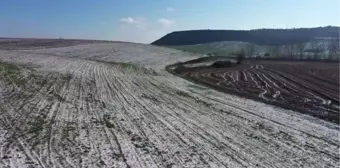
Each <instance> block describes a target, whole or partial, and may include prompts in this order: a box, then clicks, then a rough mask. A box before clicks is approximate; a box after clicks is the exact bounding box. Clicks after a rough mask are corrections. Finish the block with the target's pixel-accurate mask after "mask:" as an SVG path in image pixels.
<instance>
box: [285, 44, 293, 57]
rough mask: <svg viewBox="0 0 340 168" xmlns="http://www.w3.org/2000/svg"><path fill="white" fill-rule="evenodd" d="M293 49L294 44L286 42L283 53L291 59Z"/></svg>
mask: <svg viewBox="0 0 340 168" xmlns="http://www.w3.org/2000/svg"><path fill="white" fill-rule="evenodd" d="M294 51H295V45H293V44H287V45H285V46H284V53H285V55H287V56H289V58H290V59H293V57H294Z"/></svg>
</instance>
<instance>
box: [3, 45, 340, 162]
mask: <svg viewBox="0 0 340 168" xmlns="http://www.w3.org/2000/svg"><path fill="white" fill-rule="evenodd" d="M135 48H137V49H138V50H137V51H136V53H134V55H133V53H132V51H133V50H134V49H135ZM113 50H114V51H113ZM72 51H74V52H72ZM94 51H101V53H100V55H96V54H95V52H94ZM117 51H118V52H117ZM125 51H129V52H130V54H126V55H124V52H125ZM77 52H78V53H77ZM176 52H177V51H174V50H170V49H169V50H167V49H165V48H158V47H150V46H145V47H144V45H137V44H125V43H117V44H93V45H79V46H73V47H65V48H55V49H54V48H53V49H46V50H25V51H15V50H12V51H1V50H0V59H1V60H2V61H4V62H12V63H15V64H16V65H19V66H18V67H19V69H15V71H16V74H20V75H22V78H23V79H25V80H24V81H16V80H15V81H12V82H9V81H10V80H8V76H7V75H3V76H1V75H0V158H1V159H0V167H46V168H47V167H65V168H66V167H131V168H134V167H147V168H149V167H324V166H329V167H336V166H337V164H338V163H339V160H340V158H339V155H338V150H339V149H340V147H339V139H338V136H339V126H338V125H336V124H333V123H329V122H325V121H323V120H319V119H316V118H313V117H310V116H306V115H302V114H300V113H296V112H294V111H288V110H284V109H281V108H276V107H273V106H270V105H266V104H263V103H259V102H255V101H252V100H248V99H243V98H239V97H236V96H231V95H228V94H223V93H220V92H216V91H214V90H212V89H209V88H206V87H202V86H199V85H196V84H193V83H191V82H188V81H186V80H184V79H181V78H179V77H176V76H174V75H171V74H169V73H166V71H165V70H164V69H163V68H164V67H165V65H167V64H172V63H175V62H176V61H178V60H185V59H187V60H188V59H191V58H192V57H193V56H191V57H189V56H186V57H183V55H181V53H176ZM86 53H87V54H88V55H87V54H86ZM118 53H119V54H118ZM147 53H150V54H151V55H153V56H155V55H158V57H157V58H151V57H150V56H149V55H146V54H147ZM157 53H158V54H157ZM121 54H123V55H121ZM143 54H144V55H145V57H144V55H143ZM183 54H185V53H183ZM135 55H138V56H139V57H138V58H135ZM143 57H144V59H143ZM163 57H165V58H163ZM124 59H125V60H124ZM113 61H124V62H131V63H133V64H127V63H112V62H113ZM154 63H155V64H154ZM144 66H145V67H146V68H145V67H144ZM161 67H163V68H161ZM4 69H5V68H4ZM0 72H1V68H0ZM249 73H250V72H249ZM0 74H2V73H0ZM247 74H248V72H247ZM208 75H210V74H207V76H208ZM223 75H224V78H227V79H234V80H235V81H236V80H241V78H242V75H241V74H238V75H237V74H236V73H234V74H232V73H228V74H222V76H223ZM247 77H249V80H250V78H251V76H250V75H247ZM253 77H254V78H255V76H253ZM212 78H214V77H212ZM222 84H223V85H224V83H221V85H222ZM265 96H267V95H265Z"/></svg>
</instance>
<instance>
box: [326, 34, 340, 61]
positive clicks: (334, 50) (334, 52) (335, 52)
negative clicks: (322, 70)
mask: <svg viewBox="0 0 340 168" xmlns="http://www.w3.org/2000/svg"><path fill="white" fill-rule="evenodd" d="M339 48H340V39H339V38H334V39H333V38H332V39H331V40H330V41H329V43H328V51H329V54H328V59H336V57H339V55H340V51H339Z"/></svg>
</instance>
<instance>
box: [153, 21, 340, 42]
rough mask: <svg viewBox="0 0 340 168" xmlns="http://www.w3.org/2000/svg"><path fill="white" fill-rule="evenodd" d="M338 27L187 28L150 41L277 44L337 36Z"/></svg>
mask: <svg viewBox="0 0 340 168" xmlns="http://www.w3.org/2000/svg"><path fill="white" fill-rule="evenodd" d="M339 31H340V27H334V26H327V27H316V28H294V29H256V30H188V31H177V32H172V33H169V34H167V35H165V36H164V37H162V38H160V39H158V40H156V41H155V42H153V43H151V44H154V45H169V46H176V45H193V44H201V43H209V42H218V41H241V42H248V43H253V44H257V45H268V46H278V45H285V44H296V43H302V42H307V41H310V40H312V39H315V38H318V37H332V38H339Z"/></svg>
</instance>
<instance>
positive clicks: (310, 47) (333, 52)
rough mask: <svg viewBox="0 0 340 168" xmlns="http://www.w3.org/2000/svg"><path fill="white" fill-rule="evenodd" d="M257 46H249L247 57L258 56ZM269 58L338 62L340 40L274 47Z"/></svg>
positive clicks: (246, 49) (333, 39)
mask: <svg viewBox="0 0 340 168" xmlns="http://www.w3.org/2000/svg"><path fill="white" fill-rule="evenodd" d="M255 48H256V46H255V45H253V44H248V45H247V46H246V47H245V49H244V52H245V55H246V56H250V57H253V56H256V54H257V53H256V52H255ZM267 52H268V54H266V55H267V56H269V55H271V56H274V57H286V58H290V59H314V60H317V59H329V60H337V59H339V56H340V40H339V38H332V39H327V40H326V39H324V40H313V41H311V42H309V43H304V42H302V43H296V44H288V45H281V46H272V47H270V50H269V51H267Z"/></svg>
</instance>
